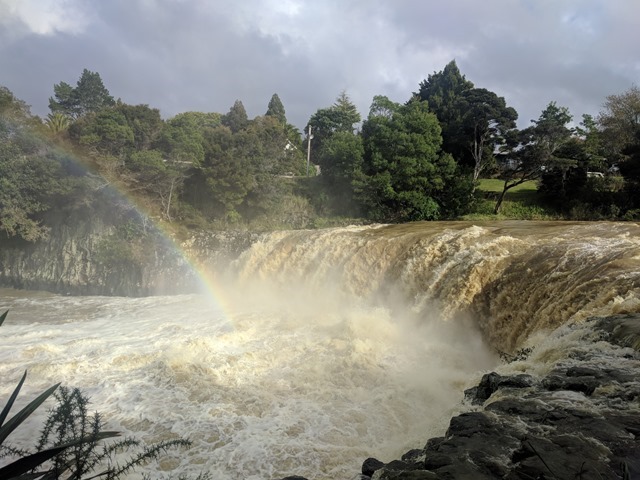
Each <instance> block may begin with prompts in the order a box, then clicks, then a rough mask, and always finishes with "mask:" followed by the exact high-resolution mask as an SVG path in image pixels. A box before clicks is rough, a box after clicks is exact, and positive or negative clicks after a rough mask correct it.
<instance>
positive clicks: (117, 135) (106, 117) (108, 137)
mask: <svg viewBox="0 0 640 480" xmlns="http://www.w3.org/2000/svg"><path fill="white" fill-rule="evenodd" d="M69 135H70V137H71V138H72V139H73V140H75V141H76V142H77V143H79V144H81V145H85V146H87V147H90V148H92V149H95V151H96V152H97V153H99V154H102V155H107V156H113V157H116V158H118V159H119V160H120V161H121V162H123V161H124V158H125V156H126V154H127V153H128V152H129V151H131V150H132V149H133V148H134V146H135V134H134V132H133V129H132V128H131V126H129V123H128V122H127V117H126V116H125V115H124V113H122V112H121V111H119V110H118V109H117V108H105V109H103V110H101V111H99V112H97V113H92V114H90V115H85V116H84V117H83V118H81V119H80V120H78V121H76V122H74V123H73V125H71V127H70V128H69Z"/></svg>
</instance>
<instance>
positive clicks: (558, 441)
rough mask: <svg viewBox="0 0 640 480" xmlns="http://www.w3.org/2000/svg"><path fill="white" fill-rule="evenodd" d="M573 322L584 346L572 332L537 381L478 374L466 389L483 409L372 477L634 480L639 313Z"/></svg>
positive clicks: (639, 450) (638, 450) (638, 473)
mask: <svg viewBox="0 0 640 480" xmlns="http://www.w3.org/2000/svg"><path fill="white" fill-rule="evenodd" d="M575 328H577V327H575ZM580 328H581V329H582V330H579V332H583V330H584V332H583V333H584V338H585V343H583V344H580V343H579V342H575V338H573V343H572V344H571V345H575V346H572V347H571V348H568V349H567V351H563V352H562V353H563V355H564V356H562V355H559V358H558V360H557V362H556V363H555V365H553V368H552V369H551V370H550V371H549V373H548V374H546V375H545V376H544V377H543V378H536V377H534V376H533V375H528V374H518V375H506V376H505V375H500V374H498V373H496V372H491V373H489V374H487V375H484V376H483V377H482V380H481V381H480V383H479V384H478V385H477V386H476V387H474V388H473V389H469V390H467V391H466V392H465V395H466V396H467V398H468V399H469V400H471V402H472V403H474V404H476V405H478V404H482V405H484V407H482V408H481V410H480V411H470V412H465V413H462V414H460V415H458V416H455V417H453V418H452V419H451V421H450V424H449V428H448V430H447V432H446V434H445V436H443V437H435V438H432V439H429V440H428V441H427V442H426V445H425V447H424V448H423V449H422V450H418V451H415V450H412V451H410V452H407V453H406V454H405V455H404V456H403V459H402V461H396V462H391V463H389V464H386V465H384V466H382V467H381V468H378V469H377V470H376V471H375V474H374V475H373V477H372V478H373V479H374V480H375V479H422V478H425V479H438V480H465V479H469V480H483V479H487V480H488V479H495V478H502V479H508V480H531V479H558V480H563V479H567V480H568V479H572V480H574V479H582V480H591V479H592V480H600V479H605V480H608V479H620V478H640V403H639V402H638V399H639V398H640V353H638V352H635V351H634V350H632V349H630V348H628V347H629V345H630V344H633V343H634V342H635V341H636V340H637V337H636V336H634V335H636V333H637V334H638V335H640V314H639V315H631V316H629V315H627V316H619V317H610V318H608V319H592V320H589V321H586V322H585V323H584V324H581V325H580ZM616 334H617V338H616V337H615V335H616ZM603 339H605V340H608V339H610V340H611V341H612V343H611V345H610V346H605V345H603V343H602V342H603V341H604V340H603ZM588 342H594V343H595V342H597V346H594V348H590V347H589V343H588ZM498 390H500V396H499V398H497V399H496V400H495V401H493V402H492V401H491V400H490V399H491V397H492V395H493V394H494V393H495V392H496V391H498ZM423 458H424V461H422V459H423ZM420 467H421V468H420ZM625 475H626V476H625Z"/></svg>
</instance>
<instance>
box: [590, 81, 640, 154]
mask: <svg viewBox="0 0 640 480" xmlns="http://www.w3.org/2000/svg"><path fill="white" fill-rule="evenodd" d="M598 124H599V125H600V127H601V129H602V135H603V143H604V147H605V149H606V154H607V156H608V157H609V159H610V161H612V162H620V161H621V162H624V161H625V160H626V159H627V158H626V156H627V154H628V151H629V149H634V147H635V145H636V144H637V142H638V135H639V132H640V88H638V87H637V86H635V85H634V86H633V87H631V88H629V89H628V90H627V91H625V92H623V93H621V94H619V95H609V96H608V97H607V99H606V101H605V103H604V106H603V110H602V111H601V112H600V115H599V116H598Z"/></svg>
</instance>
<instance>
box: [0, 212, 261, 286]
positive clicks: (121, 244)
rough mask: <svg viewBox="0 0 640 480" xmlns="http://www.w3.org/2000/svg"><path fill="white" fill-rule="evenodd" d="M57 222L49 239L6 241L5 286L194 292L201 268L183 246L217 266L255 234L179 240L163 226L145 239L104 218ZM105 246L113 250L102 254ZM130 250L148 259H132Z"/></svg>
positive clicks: (1, 251)
mask: <svg viewBox="0 0 640 480" xmlns="http://www.w3.org/2000/svg"><path fill="white" fill-rule="evenodd" d="M54 225H55V226H54V227H53V228H52V229H51V231H50V235H49V237H48V238H47V239H46V240H43V241H39V242H36V243H27V242H20V241H4V242H3V243H2V244H1V246H0V286H3V287H12V288H19V289H27V290H46V291H51V292H54V293H61V294H70V295H121V296H144V295H157V294H177V293H191V292H195V291H197V290H198V288H199V286H198V279H197V272H196V271H195V270H194V268H193V267H192V265H190V264H189V262H188V261H187V260H186V257H185V255H183V253H182V250H186V251H187V252H188V255H189V258H191V259H193V263H194V264H196V265H199V266H202V267H203V268H207V269H208V270H210V271H215V270H217V269H222V268H224V267H225V266H226V265H227V264H228V262H229V261H230V260H232V259H233V258H235V257H236V256H237V255H238V254H239V253H240V252H241V251H242V250H243V249H245V248H247V247H248V246H249V245H250V242H251V241H252V238H254V237H255V235H252V234H249V233H242V232H240V233H220V232H216V233H204V232H203V233H199V234H197V235H195V236H194V237H192V238H191V239H189V240H188V241H187V242H185V243H184V245H177V244H175V243H174V242H173V241H171V240H169V239H168V238H167V237H166V236H164V235H162V234H161V233H160V232H158V231H154V232H147V233H146V236H145V238H144V240H142V241H141V240H139V239H136V238H129V239H127V238H126V237H125V238H124V239H123V238H120V237H121V236H118V231H117V228H118V227H116V226H114V225H113V224H109V223H107V222H105V221H104V220H102V219H100V218H86V219H82V220H78V219H70V218H67V219H60V221H57V222H55V224H54ZM114 239H116V240H117V241H114ZM105 245H108V246H109V248H110V250H109V255H105V254H102V255H101V253H100V252H101V251H104V250H105V248H104V246H105ZM130 250H131V251H133V252H134V254H135V255H138V256H139V257H143V258H141V259H140V261H138V259H137V258H136V257H135V255H134V257H133V258H132V256H131V255H132V253H131V251H130ZM136 252H137V253H136Z"/></svg>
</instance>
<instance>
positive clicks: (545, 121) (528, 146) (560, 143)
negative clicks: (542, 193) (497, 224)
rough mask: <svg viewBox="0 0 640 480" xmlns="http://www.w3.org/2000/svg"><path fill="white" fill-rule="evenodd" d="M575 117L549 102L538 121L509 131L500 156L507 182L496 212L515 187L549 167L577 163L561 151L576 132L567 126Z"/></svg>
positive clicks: (560, 166)
mask: <svg viewBox="0 0 640 480" xmlns="http://www.w3.org/2000/svg"><path fill="white" fill-rule="evenodd" d="M572 118H573V117H572V116H571V114H570V113H569V109H568V108H566V107H559V106H558V105H556V103H555V102H550V103H549V105H547V107H546V108H545V109H544V110H543V111H542V113H541V114H540V117H539V118H538V120H532V123H533V125H532V126H530V127H528V128H525V129H524V130H520V131H515V130H513V131H511V132H510V133H509V135H508V136H507V141H506V142H505V145H504V147H503V149H502V152H501V154H500V155H499V162H498V166H499V177H500V178H501V179H502V180H503V181H504V184H503V188H502V192H501V193H500V195H499V197H498V200H497V202H496V206H495V208H494V212H495V213H496V214H497V213H499V212H500V207H501V206H502V202H503V201H504V196H505V195H506V193H507V191H509V190H510V189H512V188H513V187H515V186H517V185H520V184H522V183H524V182H527V181H529V180H536V179H538V178H540V177H541V176H542V174H543V173H544V172H545V170H547V169H553V168H568V167H570V166H573V165H575V163H576V161H575V159H571V158H566V157H565V156H564V154H565V153H566V151H565V152H563V151H562V147H564V146H565V145H566V144H567V142H568V141H569V140H570V138H571V136H572V133H573V132H572V130H571V128H569V127H568V126H567V125H568V124H569V122H571V120H572Z"/></svg>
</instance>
